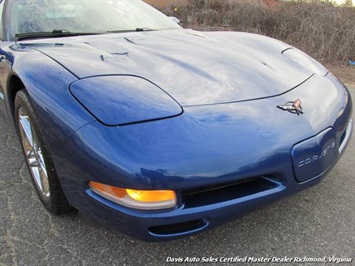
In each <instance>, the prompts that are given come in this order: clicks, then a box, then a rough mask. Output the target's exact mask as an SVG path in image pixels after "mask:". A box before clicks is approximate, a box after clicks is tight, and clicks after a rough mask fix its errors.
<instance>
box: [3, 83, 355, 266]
mask: <svg viewBox="0 0 355 266" xmlns="http://www.w3.org/2000/svg"><path fill="white" fill-rule="evenodd" d="M351 93H352V95H353V99H354V98H355V85H354V86H351ZM0 136H1V138H0V213H1V216H0V265H36V266H39V265H139V264H144V265H164V264H166V262H167V259H168V260H169V257H170V258H182V259H185V258H186V257H189V258H191V259H192V260H193V259H194V257H198V258H201V259H202V258H203V257H206V258H207V257H210V256H212V257H213V258H218V259H219V258H221V257H225V258H230V257H237V256H239V257H241V258H243V257H245V256H250V257H255V258H260V257H271V258H272V257H280V258H283V257H285V256H288V257H291V258H293V257H300V258H304V257H305V256H306V257H307V258H318V257H319V258H323V257H325V256H327V257H328V256H333V255H334V256H337V257H350V258H352V259H353V262H352V263H349V264H348V265H354V264H355V261H354V260H355V250H354V247H355V222H354V221H355V208H354V207H355V193H354V191H355V167H354V165H355V143H354V135H353V137H352V140H351V143H350V145H349V147H348V149H347V151H346V153H345V155H344V156H343V158H342V159H341V160H340V161H339V163H338V164H337V166H336V167H335V168H334V169H333V170H332V171H331V172H330V174H329V175H328V176H327V178H326V179H325V180H324V181H323V182H321V183H320V184H319V185H317V186H315V187H313V188H311V189H308V190H306V191H303V192H301V193H299V194H297V195H294V196H292V197H290V198H288V199H286V200H284V201H282V202H278V203H277V204H275V205H273V206H271V207H268V208H266V209H263V210H259V211H256V212H254V213H252V214H250V215H248V216H246V217H244V218H241V219H238V220H236V221H233V222H231V223H228V224H225V225H223V226H221V227H218V228H216V229H213V230H210V231H208V232H205V233H202V234H199V235H196V236H193V237H189V238H184V239H181V240H177V241H171V242H165V243H146V242H141V241H139V240H135V239H132V238H130V237H127V236H125V235H123V234H121V233H118V232H114V231H110V230H108V229H106V228H103V227H101V226H98V225H92V224H89V223H87V222H86V221H85V219H83V218H82V217H80V215H78V214H76V213H72V214H69V215H65V216H59V217H58V216H52V215H50V214H48V213H47V212H46V211H45V209H44V208H43V207H42V206H41V204H40V202H39V200H38V199H37V196H36V194H35V191H34V189H33V188H32V184H31V182H30V177H29V174H28V171H27V169H26V166H25V164H24V160H23V156H22V153H21V151H20V145H19V142H18V140H17V137H16V136H15V134H14V129H13V128H12V126H9V125H8V123H7V122H6V121H5V119H4V117H3V116H2V115H0ZM192 264H195V263H192ZM212 264H215V263H212ZM283 264H284V263H281V264H278V265H283ZM298 264H301V263H293V264H292V265H298ZM302 265H307V263H302Z"/></svg>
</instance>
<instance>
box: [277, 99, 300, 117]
mask: <svg viewBox="0 0 355 266" xmlns="http://www.w3.org/2000/svg"><path fill="white" fill-rule="evenodd" d="M277 108H279V109H281V110H284V111H288V112H290V113H292V114H297V115H300V114H303V110H302V103H301V100H300V99H297V100H296V101H294V102H292V101H290V102H287V103H285V104H284V105H278V106H277Z"/></svg>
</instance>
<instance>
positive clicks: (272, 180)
mask: <svg viewBox="0 0 355 266" xmlns="http://www.w3.org/2000/svg"><path fill="white" fill-rule="evenodd" d="M280 185H281V182H280V179H279V178H276V177H269V176H268V177H257V178H253V179H248V180H245V181H243V182H238V183H232V184H231V183H229V184H224V185H223V184H222V185H216V186H209V187H202V188H198V189H194V190H188V191H184V192H183V193H182V201H183V203H184V205H185V208H194V207H199V206H204V205H210V204H215V203H220V202H224V201H229V200H234V199H238V198H242V197H246V196H250V195H253V194H256V193H260V192H263V191H267V190H271V189H274V188H276V187H278V186H280Z"/></svg>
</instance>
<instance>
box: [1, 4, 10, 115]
mask: <svg viewBox="0 0 355 266" xmlns="http://www.w3.org/2000/svg"><path fill="white" fill-rule="evenodd" d="M4 2H5V1H3V0H0V112H1V113H4V114H5V111H6V108H5V86H6V82H7V77H8V74H9V71H10V70H11V66H10V62H9V60H8V53H6V52H5V51H4V50H3V48H4V47H5V46H7V45H6V44H7V42H5V36H4V34H3V29H4V23H3V17H4V16H3V10H4Z"/></svg>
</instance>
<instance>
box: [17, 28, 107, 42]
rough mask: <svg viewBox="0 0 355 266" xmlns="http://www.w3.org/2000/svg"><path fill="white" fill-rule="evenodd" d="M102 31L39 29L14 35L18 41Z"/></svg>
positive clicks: (93, 33) (91, 33) (90, 33)
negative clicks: (39, 30)
mask: <svg viewBox="0 0 355 266" xmlns="http://www.w3.org/2000/svg"><path fill="white" fill-rule="evenodd" d="M96 34H102V33H95V32H70V31H68V30H53V31H41V32H26V33H18V34H16V35H15V37H16V38H17V40H18V41H21V40H25V39H37V38H59V37H70V36H82V35H96Z"/></svg>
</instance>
